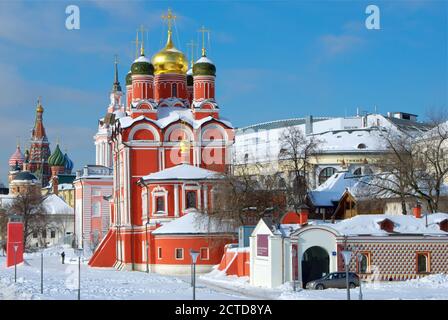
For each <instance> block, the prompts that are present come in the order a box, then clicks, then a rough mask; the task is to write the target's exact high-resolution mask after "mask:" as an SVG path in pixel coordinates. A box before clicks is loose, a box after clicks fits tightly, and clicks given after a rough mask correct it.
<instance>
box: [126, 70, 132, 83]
mask: <svg viewBox="0 0 448 320" xmlns="http://www.w3.org/2000/svg"><path fill="white" fill-rule="evenodd" d="M131 84H132V72H131V71H129V72H128V74H127V75H126V85H127V86H130V85H131Z"/></svg>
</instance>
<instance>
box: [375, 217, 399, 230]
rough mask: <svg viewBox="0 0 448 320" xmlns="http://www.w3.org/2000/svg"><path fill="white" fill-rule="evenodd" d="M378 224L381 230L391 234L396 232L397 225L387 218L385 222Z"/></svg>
mask: <svg viewBox="0 0 448 320" xmlns="http://www.w3.org/2000/svg"><path fill="white" fill-rule="evenodd" d="M378 224H379V225H380V229H381V230H384V231H386V232H389V233H391V232H394V227H395V224H394V222H393V221H392V220H390V219H387V218H386V219H384V220H381V221H378Z"/></svg>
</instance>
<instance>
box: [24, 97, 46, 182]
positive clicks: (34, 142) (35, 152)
mask: <svg viewBox="0 0 448 320" xmlns="http://www.w3.org/2000/svg"><path fill="white" fill-rule="evenodd" d="M43 113H44V108H43V106H42V102H41V99H40V97H39V99H38V100H37V107H36V120H35V122H34V128H33V131H32V135H31V141H30V142H31V143H30V144H31V146H30V151H29V158H28V162H27V165H26V166H27V170H29V171H30V172H35V173H40V174H41V183H42V186H43V187H45V186H46V185H47V184H48V181H49V178H50V168H49V166H48V157H49V156H50V143H49V142H48V138H47V134H46V132H45V127H44V123H43Z"/></svg>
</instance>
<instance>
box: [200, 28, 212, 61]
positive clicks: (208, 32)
mask: <svg viewBox="0 0 448 320" xmlns="http://www.w3.org/2000/svg"><path fill="white" fill-rule="evenodd" d="M198 31H199V32H201V33H202V56H203V57H205V33H206V32H207V34H208V35H209V36H210V30H207V29H205V27H204V26H202V28H201V29H199V30H198Z"/></svg>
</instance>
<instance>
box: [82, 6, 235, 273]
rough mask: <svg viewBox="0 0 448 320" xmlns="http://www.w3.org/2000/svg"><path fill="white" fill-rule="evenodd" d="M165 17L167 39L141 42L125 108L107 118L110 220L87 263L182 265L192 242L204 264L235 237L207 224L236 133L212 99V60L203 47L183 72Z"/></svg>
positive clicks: (186, 268) (182, 269)
mask: <svg viewBox="0 0 448 320" xmlns="http://www.w3.org/2000/svg"><path fill="white" fill-rule="evenodd" d="M165 18H166V19H167V20H168V39H167V42H166V45H165V47H164V48H163V49H162V50H160V51H159V52H158V53H156V54H155V55H154V56H153V57H152V59H148V58H147V57H146V56H145V53H144V48H143V44H142V46H141V51H140V56H139V57H138V58H137V59H136V60H135V61H134V62H133V64H132V66H131V71H130V73H128V75H127V77H126V91H127V92H126V100H127V101H126V104H125V106H124V110H120V111H119V112H117V110H114V111H113V116H111V115H109V116H106V118H108V119H111V118H112V119H113V121H110V128H109V129H110V136H109V137H108V143H109V146H110V148H111V152H112V160H113V161H112V165H113V191H112V197H111V200H110V201H111V208H112V209H111V219H110V220H111V221H110V228H109V231H108V233H107V235H106V236H105V237H104V238H103V240H102V242H101V243H100V244H99V246H98V247H97V249H96V251H95V253H94V254H93V256H92V258H91V260H90V263H89V264H90V265H91V266H96V267H106V266H115V267H116V268H119V269H126V270H140V271H148V272H160V273H167V274H180V273H188V272H190V264H191V258H190V253H189V252H190V250H191V249H193V250H197V251H199V252H200V257H199V259H198V262H197V263H198V271H199V272H201V271H202V272H205V271H208V270H210V269H211V267H212V266H213V265H216V264H218V263H219V262H220V260H221V258H222V255H223V251H224V245H225V244H228V243H230V242H234V241H235V236H236V234H235V233H234V232H229V231H227V232H224V231H222V230H220V228H216V227H215V228H210V227H206V226H205V225H207V223H206V221H207V211H208V210H210V208H212V206H213V192H214V187H215V186H216V183H217V182H218V180H219V175H218V174H219V173H222V172H225V171H226V170H227V164H228V163H230V158H231V155H230V147H231V145H232V144H233V141H234V131H233V127H232V125H231V123H230V122H228V121H226V120H224V119H222V118H221V117H220V114H219V107H218V104H217V102H216V101H215V77H216V67H215V65H214V64H213V62H212V61H211V60H210V59H209V58H207V56H206V50H205V47H204V46H203V49H202V57H201V58H200V59H199V60H197V61H196V63H194V64H192V66H191V69H190V70H189V68H188V62H187V59H186V57H185V55H184V54H183V53H182V52H181V51H179V50H178V49H176V48H175V46H174V44H173V40H172V28H171V24H172V19H174V18H175V17H174V16H173V15H172V13H171V12H170V11H169V12H168V15H167V16H166V17H165ZM201 217H202V218H201Z"/></svg>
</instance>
